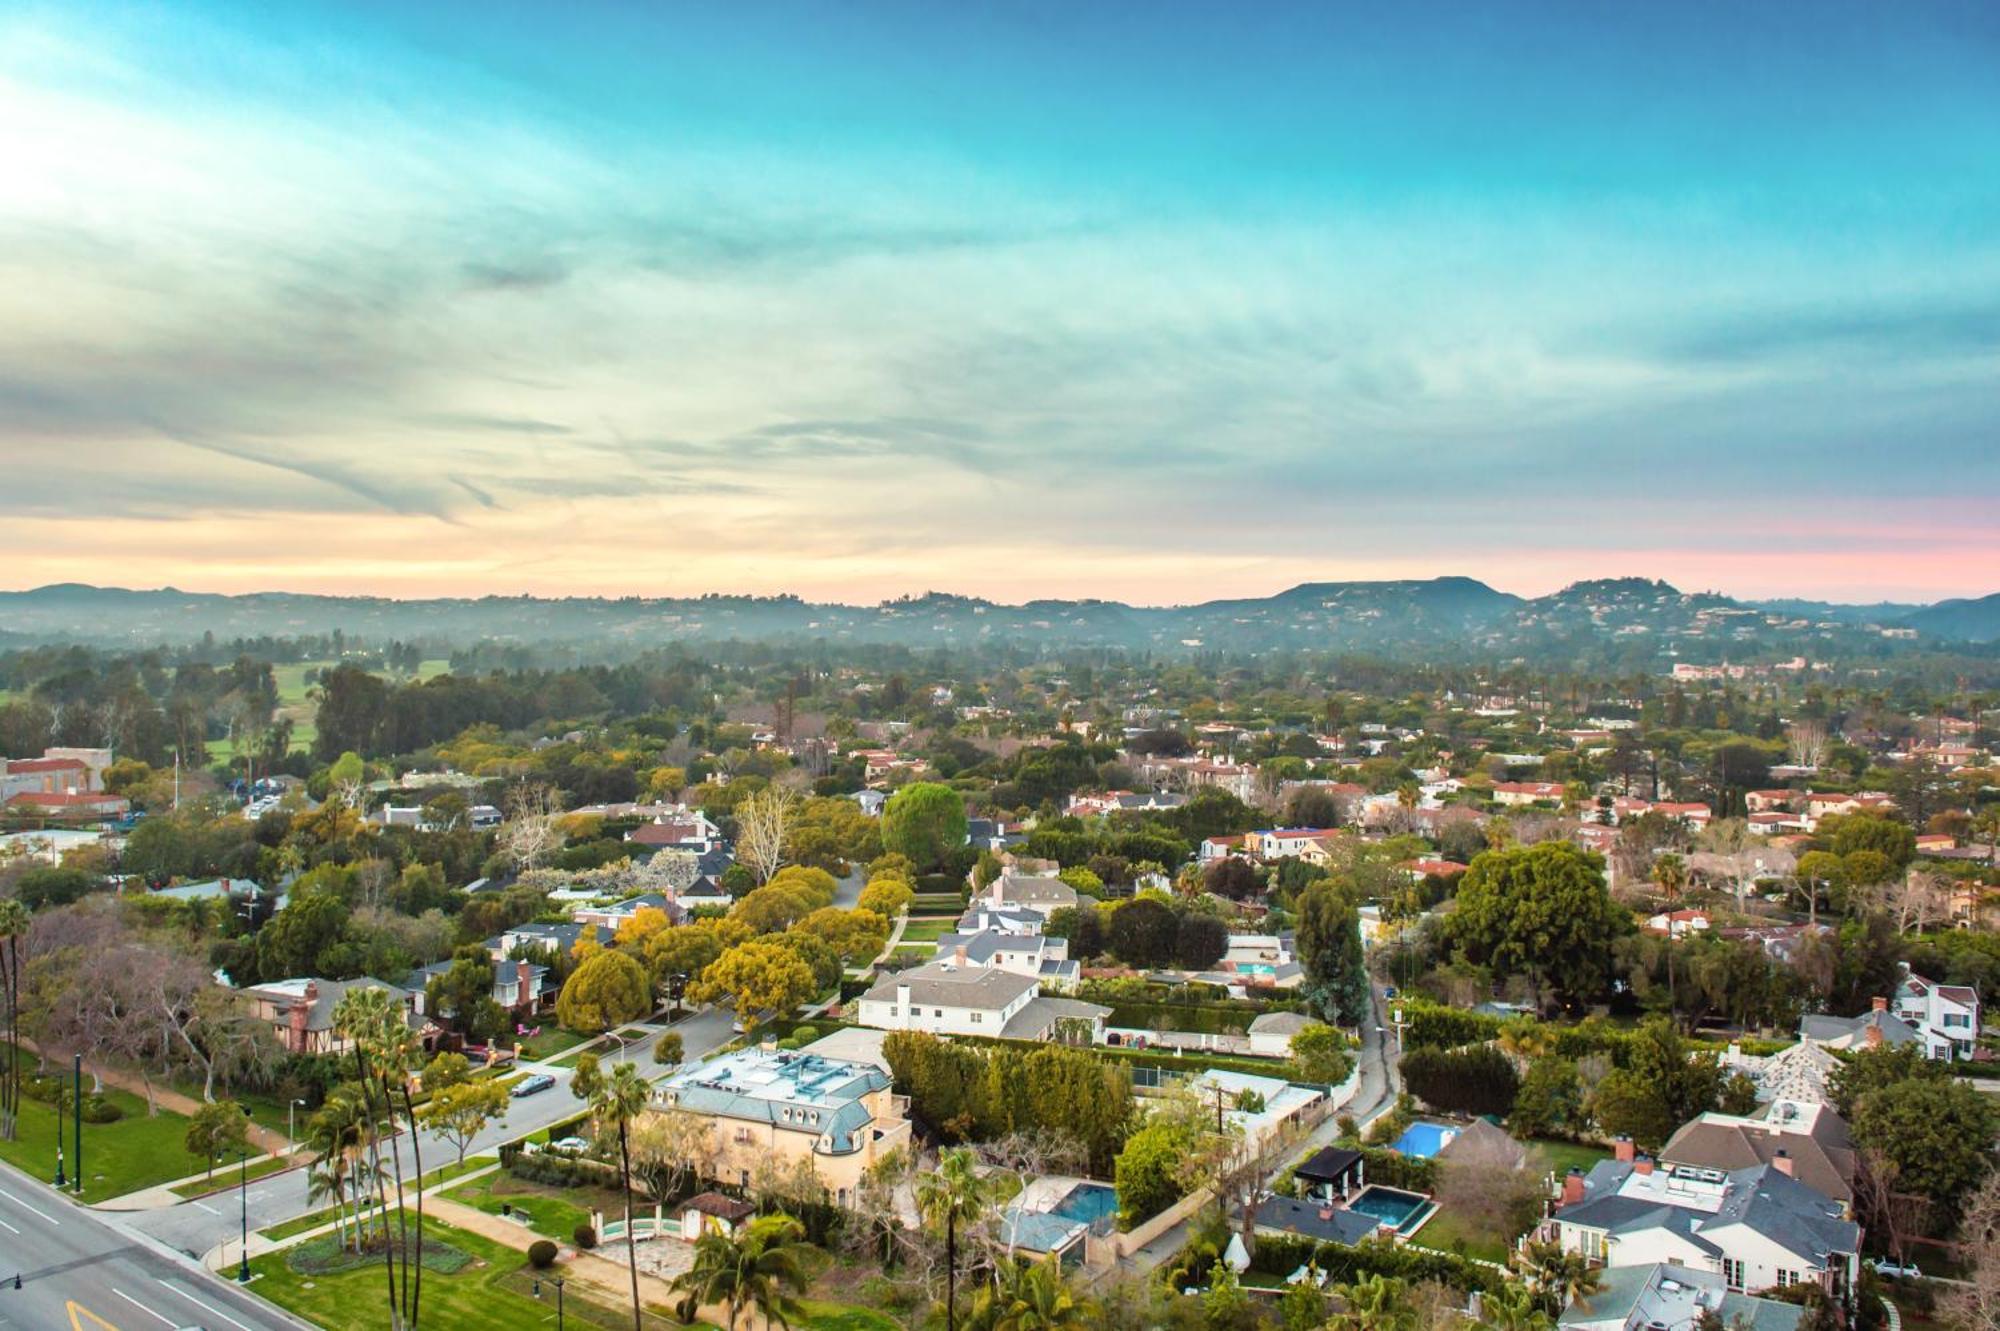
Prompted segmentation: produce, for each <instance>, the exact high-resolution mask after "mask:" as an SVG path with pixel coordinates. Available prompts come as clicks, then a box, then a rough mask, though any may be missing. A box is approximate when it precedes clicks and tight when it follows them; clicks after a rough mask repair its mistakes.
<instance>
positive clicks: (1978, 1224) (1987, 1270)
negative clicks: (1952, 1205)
mask: <svg viewBox="0 0 2000 1331" xmlns="http://www.w3.org/2000/svg"><path fill="white" fill-rule="evenodd" d="M1958 1243H1959V1255H1960V1256H1961V1257H1962V1258H1964V1259H1965V1261H1966V1264H1967V1265H1968V1266H1969V1267H1970V1268H1971V1269H1970V1270H1969V1271H1967V1273H1966V1278H1965V1279H1964V1280H1962V1281H1959V1282H1958V1283H1957V1285H1956V1287H1955V1288H1954V1289H1953V1290H1952V1292H1951V1293H1950V1294H1948V1295H1947V1296H1946V1297H1945V1302H1944V1308H1943V1310H1944V1311H1945V1313H1946V1315H1947V1316H1948V1317H1949V1318H1950V1320H1951V1321H1952V1322H1953V1323H1955V1324H1957V1325H1958V1326H1960V1327H1963V1328H1965V1331H2000V1173H1989V1174H1987V1176H1986V1181H1985V1182H1984V1183H1982V1184H1980V1185H1979V1186H1978V1187H1977V1188H1976V1189H1974V1190H1973V1193H1972V1195H1971V1196H1970V1197H1967V1198H1966V1199H1965V1205H1964V1207H1963V1209H1962V1210H1960V1212H1959V1218H1958Z"/></svg>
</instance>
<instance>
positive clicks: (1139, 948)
mask: <svg viewBox="0 0 2000 1331" xmlns="http://www.w3.org/2000/svg"><path fill="white" fill-rule="evenodd" d="M1106 932H1107V941H1108V942H1109V943H1110V944H1111V950H1112V951H1113V952H1115V953H1117V954H1118V959H1119V960H1120V961H1123V962H1125V963H1126V964H1128V965H1132V966H1139V967H1152V966H1171V965H1172V964H1173V961H1174V945H1175V944H1176V943H1177V942H1178V941H1179V939H1180V922H1179V921H1178V920H1176V919H1175V918H1174V912H1173V909H1172V908H1171V907H1170V906H1168V905H1167V904H1166V903H1165V902H1162V901H1155V900H1153V899H1151V898H1150V897H1134V898H1133V899H1132V900H1130V901H1125V902H1121V903H1119V905H1118V906H1117V908H1116V909H1114V910H1113V911H1112V912H1111V927H1110V929H1109V930H1107V931H1106Z"/></svg>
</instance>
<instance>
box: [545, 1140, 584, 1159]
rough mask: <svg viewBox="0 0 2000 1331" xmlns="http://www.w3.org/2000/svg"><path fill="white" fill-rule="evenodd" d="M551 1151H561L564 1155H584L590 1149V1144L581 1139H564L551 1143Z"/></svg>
mask: <svg viewBox="0 0 2000 1331" xmlns="http://www.w3.org/2000/svg"><path fill="white" fill-rule="evenodd" d="M549 1149H550V1150H551V1151H559V1152H561V1153H563V1154H564V1155H582V1154H583V1153H584V1152H585V1151H588V1150H589V1149H590V1143H589V1142H587V1141H585V1140H584V1139H583V1138H581V1137H564V1138H561V1139H560V1140H558V1141H552V1142H550V1143H549Z"/></svg>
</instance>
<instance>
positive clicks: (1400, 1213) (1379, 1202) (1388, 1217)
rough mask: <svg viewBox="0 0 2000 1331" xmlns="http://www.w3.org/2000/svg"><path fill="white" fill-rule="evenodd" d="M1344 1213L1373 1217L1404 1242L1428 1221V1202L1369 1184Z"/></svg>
mask: <svg viewBox="0 0 2000 1331" xmlns="http://www.w3.org/2000/svg"><path fill="white" fill-rule="evenodd" d="M1347 1209H1348V1210H1350V1211H1358V1212H1360V1213H1361V1214H1362V1215H1365V1216H1370V1217H1373V1218H1374V1219H1376V1220H1379V1221H1381V1222H1382V1223H1383V1224H1385V1225H1387V1226H1389V1228H1391V1229H1393V1230H1395V1231H1396V1232H1397V1233H1398V1234H1401V1235H1403V1236H1404V1237H1406V1238H1407V1237H1408V1236H1409V1235H1411V1234H1414V1233H1416V1231H1417V1230H1418V1229H1419V1228H1420V1227H1421V1226H1422V1225H1423V1222H1424V1221H1426V1220H1428V1219H1430V1213H1431V1210H1432V1207H1431V1199H1430V1198H1428V1197H1426V1196H1424V1195H1423V1194H1422V1193H1419V1192H1404V1191H1403V1190H1402V1189H1401V1188H1385V1187H1383V1186H1382V1185H1381V1184H1379V1183H1371V1184H1369V1185H1368V1186H1367V1187H1365V1188H1363V1189H1362V1190H1361V1191H1360V1192H1357V1193H1356V1194H1354V1198H1353V1200H1352V1201H1350V1202H1348V1203H1347Z"/></svg>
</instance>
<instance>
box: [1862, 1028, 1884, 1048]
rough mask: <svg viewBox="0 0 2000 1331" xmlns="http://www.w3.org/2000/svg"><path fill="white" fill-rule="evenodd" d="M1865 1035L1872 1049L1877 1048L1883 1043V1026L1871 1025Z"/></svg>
mask: <svg viewBox="0 0 2000 1331" xmlns="http://www.w3.org/2000/svg"><path fill="white" fill-rule="evenodd" d="M1865 1036H1866V1039H1867V1042H1868V1047H1869V1048H1870V1049H1874V1048H1877V1047H1878V1046H1880V1045H1881V1043H1882V1028H1881V1027H1880V1026H1870V1027H1869V1028H1868V1030H1867V1031H1866V1032H1865Z"/></svg>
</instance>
